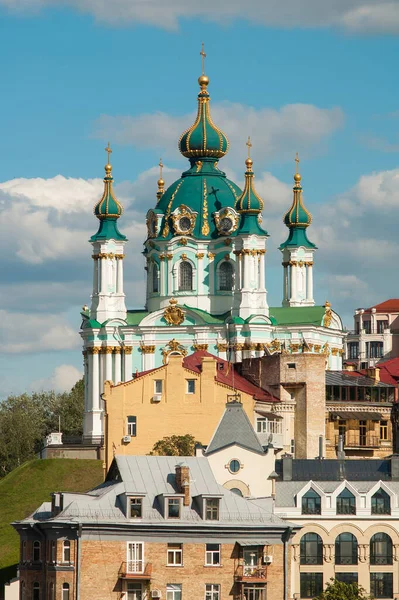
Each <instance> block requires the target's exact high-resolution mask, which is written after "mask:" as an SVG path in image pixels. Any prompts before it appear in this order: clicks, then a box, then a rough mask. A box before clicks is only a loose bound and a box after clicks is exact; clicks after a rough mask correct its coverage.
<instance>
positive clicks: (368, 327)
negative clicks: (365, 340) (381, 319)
mask: <svg viewBox="0 0 399 600" xmlns="http://www.w3.org/2000/svg"><path fill="white" fill-rule="evenodd" d="M363 329H364V332H365V333H371V321H370V320H368V321H363Z"/></svg>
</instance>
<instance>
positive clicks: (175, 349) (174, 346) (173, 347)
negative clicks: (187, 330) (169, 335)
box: [162, 338, 187, 365]
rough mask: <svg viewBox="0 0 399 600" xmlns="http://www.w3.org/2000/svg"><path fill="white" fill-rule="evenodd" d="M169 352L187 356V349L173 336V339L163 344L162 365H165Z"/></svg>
mask: <svg viewBox="0 0 399 600" xmlns="http://www.w3.org/2000/svg"><path fill="white" fill-rule="evenodd" d="M168 346H169V349H168ZM171 354H180V355H181V356H187V350H186V349H185V347H184V346H182V345H181V344H179V342H178V341H177V340H176V339H175V338H173V340H170V342H169V343H168V344H167V346H165V348H163V350H162V356H163V364H164V365H166V363H167V362H168V357H169V356H170V355H171Z"/></svg>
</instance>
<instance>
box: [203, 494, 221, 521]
mask: <svg viewBox="0 0 399 600" xmlns="http://www.w3.org/2000/svg"><path fill="white" fill-rule="evenodd" d="M205 519H206V520H207V521H218V520H219V498H206V499H205Z"/></svg>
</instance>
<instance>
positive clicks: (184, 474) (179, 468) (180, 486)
mask: <svg viewBox="0 0 399 600" xmlns="http://www.w3.org/2000/svg"><path fill="white" fill-rule="evenodd" d="M175 473H176V486H177V491H178V492H179V493H180V494H184V499H183V506H190V469H189V467H188V466H187V465H185V464H181V465H176V467H175Z"/></svg>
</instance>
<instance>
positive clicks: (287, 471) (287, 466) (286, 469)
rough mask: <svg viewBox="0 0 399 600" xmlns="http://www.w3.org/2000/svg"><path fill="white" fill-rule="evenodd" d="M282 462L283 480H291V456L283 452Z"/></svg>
mask: <svg viewBox="0 0 399 600" xmlns="http://www.w3.org/2000/svg"><path fill="white" fill-rule="evenodd" d="M281 460H282V463H283V481H292V456H291V454H284V455H283V457H282V459H281Z"/></svg>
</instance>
